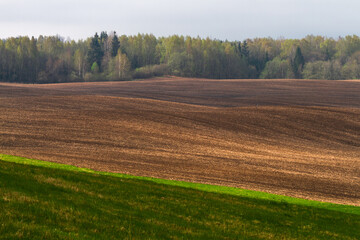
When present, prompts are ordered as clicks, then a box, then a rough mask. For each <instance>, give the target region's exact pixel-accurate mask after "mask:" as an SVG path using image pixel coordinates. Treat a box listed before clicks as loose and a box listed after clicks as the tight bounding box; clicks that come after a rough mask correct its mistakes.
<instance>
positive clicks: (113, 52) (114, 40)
mask: <svg viewBox="0 0 360 240" xmlns="http://www.w3.org/2000/svg"><path fill="white" fill-rule="evenodd" d="M119 48H120V42H119V38H118V37H117V35H116V32H114V37H113V38H112V41H111V56H112V57H115V56H116V55H117V53H118V50H119Z"/></svg>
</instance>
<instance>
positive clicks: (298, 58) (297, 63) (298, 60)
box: [292, 47, 305, 78]
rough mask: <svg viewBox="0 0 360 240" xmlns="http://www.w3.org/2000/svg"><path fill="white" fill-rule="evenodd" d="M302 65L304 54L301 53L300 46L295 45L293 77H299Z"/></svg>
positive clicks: (303, 63)
mask: <svg viewBox="0 0 360 240" xmlns="http://www.w3.org/2000/svg"><path fill="white" fill-rule="evenodd" d="M304 65H305V59H304V56H303V55H302V52H301V49H300V47H297V48H296V53H295V57H294V60H293V61H292V69H293V72H294V75H295V78H301V73H302V70H303V67H304Z"/></svg>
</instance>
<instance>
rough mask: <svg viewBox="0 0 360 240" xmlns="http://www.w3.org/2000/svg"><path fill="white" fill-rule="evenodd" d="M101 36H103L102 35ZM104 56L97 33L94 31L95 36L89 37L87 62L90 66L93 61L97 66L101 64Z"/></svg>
mask: <svg viewBox="0 0 360 240" xmlns="http://www.w3.org/2000/svg"><path fill="white" fill-rule="evenodd" d="M102 37H104V36H103V35H102ZM103 56H104V52H103V50H102V48H101V46H100V40H99V36H98V34H97V33H95V36H94V37H93V38H92V39H91V42H90V46H89V52H88V63H89V65H90V66H92V65H93V63H94V62H96V63H97V65H98V67H99V68H100V66H101V60H102V57H103Z"/></svg>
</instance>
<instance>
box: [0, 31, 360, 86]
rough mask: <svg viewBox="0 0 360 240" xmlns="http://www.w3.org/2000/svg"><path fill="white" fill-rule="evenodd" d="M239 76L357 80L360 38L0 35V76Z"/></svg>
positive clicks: (22, 79)
mask: <svg viewBox="0 0 360 240" xmlns="http://www.w3.org/2000/svg"><path fill="white" fill-rule="evenodd" d="M163 75H175V76H183V77H198V78H214V79H232V78H234V79H235V78H236V79H238V78H239V79H240V78H250V79H256V78H272V79H281V78H287V79H293V78H296V79H330V80H332V79H334V80H335V79H358V78H360V38H359V37H358V36H356V35H352V36H350V35H349V36H346V37H339V38H337V39H333V38H327V37H323V36H313V35H309V36H306V37H305V38H303V39H283V38H279V39H273V38H255V39H247V40H244V41H221V40H217V39H210V38H200V37H189V36H178V35H173V36H169V37H155V36H154V35H152V34H138V35H134V36H126V35H121V36H118V35H117V34H116V32H110V33H107V32H101V33H100V35H98V34H97V33H96V34H95V35H94V36H92V37H89V38H88V39H86V40H78V41H75V40H71V39H66V40H65V39H64V38H62V37H60V36H39V37H38V38H34V37H31V38H29V37H27V36H24V37H11V38H7V39H2V40H0V81H2V82H19V83H57V82H74V81H116V80H129V79H136V78H149V77H153V76H163Z"/></svg>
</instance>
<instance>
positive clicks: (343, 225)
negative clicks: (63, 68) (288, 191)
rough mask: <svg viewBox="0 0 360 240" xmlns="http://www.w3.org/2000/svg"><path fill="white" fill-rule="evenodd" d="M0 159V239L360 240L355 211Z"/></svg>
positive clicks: (359, 215) (359, 213)
mask: <svg viewBox="0 0 360 240" xmlns="http://www.w3.org/2000/svg"><path fill="white" fill-rule="evenodd" d="M0 159H1V160H5V161H0V196H1V197H0V223H1V224H0V239H27V238H30V237H34V236H37V238H38V239H184V238H186V239H238V238H246V239H292V238H296V239H334V238H336V239H358V238H359V237H360V228H359V226H360V210H359V208H358V207H352V206H342V205H334V204H323V203H317V202H312V201H306V200H299V199H292V198H288V197H281V196H271V195H269V194H264V193H256V192H251V191H245V192H244V193H242V190H236V189H232V191H229V189H228V188H226V187H216V186H203V185H199V184H193V186H191V185H192V184H191V183H182V182H174V181H166V180H165V184H163V182H162V181H164V180H161V179H146V180H144V179H142V178H137V177H132V176H125V175H120V174H109V173H95V172H93V171H91V170H87V169H78V168H75V167H73V166H66V165H58V164H52V163H47V162H41V161H36V160H30V159H24V158H18V157H12V156H5V155H1V156H0ZM24 164H26V165H24ZM35 165H37V166H35ZM175 185H178V186H175ZM201 187H205V188H209V189H210V190H207V191H200V190H196V189H193V188H201ZM211 189H213V190H211ZM211 191H218V193H216V192H211ZM219 192H227V193H226V194H225V193H219ZM271 198H273V199H271Z"/></svg>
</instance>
